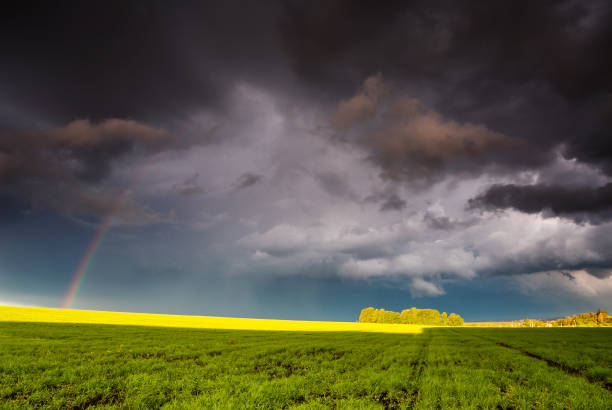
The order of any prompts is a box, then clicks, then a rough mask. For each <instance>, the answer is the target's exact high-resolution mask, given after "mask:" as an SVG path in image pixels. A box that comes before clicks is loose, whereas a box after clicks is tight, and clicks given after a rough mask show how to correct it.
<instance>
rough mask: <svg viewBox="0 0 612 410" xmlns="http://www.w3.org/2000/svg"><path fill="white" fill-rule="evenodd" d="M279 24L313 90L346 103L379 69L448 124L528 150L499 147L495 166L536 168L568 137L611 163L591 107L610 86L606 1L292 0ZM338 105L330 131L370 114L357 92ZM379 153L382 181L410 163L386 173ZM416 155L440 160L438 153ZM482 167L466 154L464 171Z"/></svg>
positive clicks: (610, 28)
mask: <svg viewBox="0 0 612 410" xmlns="http://www.w3.org/2000/svg"><path fill="white" fill-rule="evenodd" d="M281 30H282V32H283V34H284V35H283V39H284V42H285V50H286V52H287V54H288V55H289V57H290V60H289V61H290V63H291V64H292V67H293V69H294V70H295V71H296V72H297V73H298V75H300V77H301V78H302V79H303V81H304V82H306V83H307V84H310V85H311V86H313V87H317V86H319V87H325V89H326V91H328V92H331V93H334V94H335V95H342V96H343V98H346V96H350V95H352V92H353V90H354V89H355V87H356V84H359V83H360V82H361V81H363V79H365V78H367V77H368V76H370V75H372V74H373V73H376V72H382V73H383V74H384V76H385V78H386V80H387V81H388V82H389V83H390V84H393V88H394V89H401V88H402V87H403V88H405V89H408V90H410V89H412V90H417V91H418V90H421V92H423V93H424V95H427V96H429V100H430V101H431V102H432V103H433V104H434V106H433V108H434V109H435V110H436V111H437V112H439V113H440V114H441V115H442V116H443V117H444V118H447V119H448V120H453V121H457V122H459V123H463V124H465V123H473V124H481V125H483V126H485V127H487V128H488V129H489V130H491V131H495V132H497V133H500V134H504V135H507V136H509V137H513V138H519V139H524V140H528V141H529V143H530V145H531V146H532V148H531V149H530V153H529V155H517V153H516V152H511V153H503V152H502V153H500V155H498V156H497V158H496V159H495V160H496V161H495V162H502V163H505V165H506V166H508V165H514V167H515V168H518V169H525V168H537V167H538V166H541V165H542V164H544V163H548V162H549V161H550V160H551V158H553V156H552V155H551V154H550V153H551V152H552V151H553V150H555V149H556V147H558V146H559V145H560V144H565V143H568V147H569V148H568V155H573V156H575V157H577V158H578V159H579V160H581V161H585V162H595V163H597V164H598V166H601V167H603V168H605V169H607V170H609V169H610V168H611V167H612V166H611V165H610V164H612V155H611V153H610V150H609V144H608V142H607V141H609V140H610V138H609V135H610V129H611V127H610V126H609V125H605V124H602V121H596V120H594V118H593V115H592V114H591V113H592V112H594V111H602V110H603V108H604V107H605V106H606V104H607V103H606V99H607V98H609V96H610V93H612V76H610V75H609V73H610V72H612V53H610V52H609V50H610V49H612V7H611V6H610V3H609V2H605V1H592V2H578V1H561V2H559V1H541V2H529V1H507V2H495V3H491V2H453V1H440V2H427V1H412V2H385V3H384V4H382V5H381V4H380V3H376V4H374V3H368V2H359V3H358V4H356V3H355V2H349V1H338V2H325V3H324V4H323V5H322V4H320V3H313V2H295V3H291V5H290V6H287V10H286V11H285V13H284V14H283V24H282V25H281ZM330 90H331V91H330ZM423 90H424V91H423ZM408 96H409V97H412V98H418V99H421V96H420V95H418V94H416V95H414V94H410V93H408ZM606 96H607V97H606ZM343 101H344V105H343V106H341V107H340V109H339V110H338V113H337V115H335V116H334V117H332V121H331V124H332V125H333V126H334V127H335V128H336V129H339V130H343V129H346V128H347V126H346V122H347V120H349V121H350V120H351V119H352V118H359V119H360V120H364V119H367V118H370V117H371V116H372V115H373V114H372V113H373V105H374V104H375V99H374V98H371V97H369V96H368V93H367V91H364V92H363V93H360V94H357V95H355V96H354V97H353V98H352V99H350V100H347V99H345V100H343ZM608 118H609V115H608ZM396 134H397V133H395V134H394V135H396ZM386 135H389V134H385V136H386ZM385 139H386V140H389V139H388V138H386V137H385V138H383V142H384V140H385ZM395 139H396V138H393V140H395ZM377 148H378V147H374V155H375V156H380V155H381V153H380V152H379V151H378V150H377ZM385 157H386V156H385ZM379 159H380V161H381V163H382V165H383V167H384V168H385V172H389V171H390V173H389V175H390V176H391V177H396V176H397V175H398V172H399V173H401V167H402V166H403V164H405V163H406V162H407V161H406V160H407V159H409V160H410V161H411V162H415V158H404V157H401V158H397V160H393V162H395V163H396V164H394V165H392V166H391V167H390V168H389V167H387V165H388V164H389V162H388V161H387V160H386V159H387V158H379ZM416 160H419V158H417V159H416ZM421 160H422V161H424V162H426V164H425V167H426V168H430V167H435V166H438V164H437V162H438V160H437V159H436V158H427V156H425V158H424V159H421ZM488 164H490V161H489V162H485V163H484V164H483V163H482V162H479V161H472V160H471V159H470V160H469V161H466V163H465V164H463V167H464V168H466V169H468V170H469V169H472V170H474V169H482V167H483V166H486V165H488ZM414 170H415V168H414V167H413V168H412V169H411V172H413V171H414ZM608 172H609V171H608Z"/></svg>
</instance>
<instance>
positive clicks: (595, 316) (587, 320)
mask: <svg viewBox="0 0 612 410" xmlns="http://www.w3.org/2000/svg"><path fill="white" fill-rule="evenodd" d="M549 323H550V324H551V325H553V326H555V327H557V326H612V317H611V316H608V312H607V311H606V310H604V309H597V312H587V313H579V314H577V315H574V316H568V317H566V318H563V319H557V320H552V321H550V322H549Z"/></svg>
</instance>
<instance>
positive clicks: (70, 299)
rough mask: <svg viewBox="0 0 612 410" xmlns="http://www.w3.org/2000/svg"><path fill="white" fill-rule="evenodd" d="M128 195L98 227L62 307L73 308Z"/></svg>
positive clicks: (147, 165)
mask: <svg viewBox="0 0 612 410" xmlns="http://www.w3.org/2000/svg"><path fill="white" fill-rule="evenodd" d="M162 154H163V152H158V153H157V154H155V155H152V156H151V157H150V158H149V160H148V161H147V162H146V163H145V166H144V167H142V169H141V170H140V172H138V173H137V174H136V175H135V176H134V178H133V179H132V183H131V184H128V185H134V184H135V183H137V182H138V181H140V179H141V178H142V177H143V176H144V174H145V172H146V171H147V170H148V169H149V168H150V167H151V165H153V163H154V162H156V161H157V160H158V159H159V158H160V157H161V156H162ZM128 195H129V190H127V189H126V190H124V191H123V192H122V193H121V194H120V195H119V197H118V200H117V204H116V205H115V207H114V208H113V210H112V211H111V212H110V213H109V214H108V215H107V216H106V218H105V219H104V221H103V222H102V224H101V225H100V227H99V228H98V231H97V232H96V234H95V235H94V237H93V238H92V240H91V242H89V246H88V247H87V249H86V250H85V254H84V255H83V256H82V257H81V261H80V262H79V265H78V266H77V268H76V271H75V272H74V275H73V277H72V280H71V281H70V285H69V286H68V291H67V292H66V295H65V296H64V300H63V302H62V307H63V308H64V309H72V305H74V301H75V299H76V297H77V295H78V293H79V289H80V288H81V284H82V283H83V279H85V275H87V271H88V270H89V267H90V266H91V262H92V261H93V259H94V257H95V256H96V252H97V251H98V248H99V247H100V244H101V243H102V240H103V239H104V236H105V235H106V233H107V232H108V230H109V229H110V227H111V224H112V222H113V219H115V216H116V215H117V214H118V213H119V211H120V210H121V208H122V207H123V203H124V202H125V200H126V199H127V196H128Z"/></svg>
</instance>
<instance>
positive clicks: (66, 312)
mask: <svg viewBox="0 0 612 410" xmlns="http://www.w3.org/2000/svg"><path fill="white" fill-rule="evenodd" d="M0 321H3V322H47V323H95V324H109V325H135V326H162V327H184V328H198V329H234V330H281V331H282V330H284V331H307V332H310V331H314V332H378V333H421V332H422V331H423V326H420V325H400V324H386V323H357V322H354V323H353V322H316V321H303V320H272V319H239V318H226V317H214V316H180V315H158V314H149V313H124V312H101V311H91V310H73V309H50V308H30V307H13V306H0Z"/></svg>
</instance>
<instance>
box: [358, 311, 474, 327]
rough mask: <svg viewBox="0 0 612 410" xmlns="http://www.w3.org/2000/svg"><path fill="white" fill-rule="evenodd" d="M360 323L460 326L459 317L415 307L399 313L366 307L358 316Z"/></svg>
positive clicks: (453, 314) (460, 319)
mask: <svg viewBox="0 0 612 410" xmlns="http://www.w3.org/2000/svg"><path fill="white" fill-rule="evenodd" d="M359 321H360V322H361V323H400V324H415V325H434V326H462V325H463V319H462V318H461V316H459V315H457V314H455V313H451V314H450V315H447V314H446V312H442V314H440V312H438V311H437V310H436V309H417V308H415V307H413V308H410V309H405V310H402V312H401V313H398V312H393V311H390V310H385V309H374V308H373V307H367V308H365V309H363V310H362V311H361V314H360V315H359Z"/></svg>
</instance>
